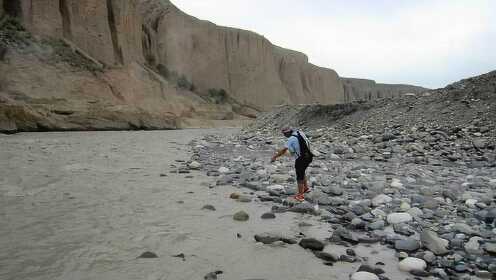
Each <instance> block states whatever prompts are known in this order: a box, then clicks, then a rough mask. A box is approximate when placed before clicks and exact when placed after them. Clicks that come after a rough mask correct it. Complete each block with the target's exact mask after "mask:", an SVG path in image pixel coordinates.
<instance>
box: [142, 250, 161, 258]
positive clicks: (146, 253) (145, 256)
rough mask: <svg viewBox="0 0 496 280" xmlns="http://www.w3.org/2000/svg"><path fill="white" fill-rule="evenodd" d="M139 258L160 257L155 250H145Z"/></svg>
mask: <svg viewBox="0 0 496 280" xmlns="http://www.w3.org/2000/svg"><path fill="white" fill-rule="evenodd" d="M138 258H140V259H155V258H158V256H157V254H155V253H154V252H150V251H147V252H144V253H143V254H141V255H140V256H139V257H138Z"/></svg>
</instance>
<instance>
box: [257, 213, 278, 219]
mask: <svg viewBox="0 0 496 280" xmlns="http://www.w3.org/2000/svg"><path fill="white" fill-rule="evenodd" d="M261 218H262V219H264V220H267V219H275V218H276V214H274V213H272V212H268V213H264V214H262V216H261Z"/></svg>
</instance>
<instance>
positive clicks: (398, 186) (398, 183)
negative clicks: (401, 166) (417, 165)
mask: <svg viewBox="0 0 496 280" xmlns="http://www.w3.org/2000/svg"><path fill="white" fill-rule="evenodd" d="M391 187H392V188H396V189H401V188H403V184H402V183H401V181H400V180H399V179H393V180H392V182H391Z"/></svg>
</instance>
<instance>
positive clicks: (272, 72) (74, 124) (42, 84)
mask: <svg viewBox="0 0 496 280" xmlns="http://www.w3.org/2000/svg"><path fill="white" fill-rule="evenodd" d="M0 6H1V7H2V11H1V13H2V14H4V13H5V14H7V15H9V16H10V17H16V18H18V19H19V21H20V22H21V23H22V25H23V28H26V29H27V31H28V32H24V31H23V30H22V28H18V27H15V28H14V29H17V30H13V29H12V28H11V27H9V26H11V25H12V24H11V23H10V22H11V19H10V18H7V17H3V18H2V26H1V28H2V30H1V45H0V48H1V49H2V50H3V55H2V57H1V58H2V59H1V60H0V68H1V69H0V71H1V73H2V85H1V87H0V96H1V97H2V103H1V104H2V105H1V106H2V114H1V115H3V117H2V119H1V120H2V121H1V123H2V128H1V129H0V130H2V131H26V130H27V131H31V130H65V129H133V128H145V129H153V128H177V127H187V126H189V125H191V124H192V123H198V122H199V121H198V120H201V121H200V123H203V124H205V121H203V120H226V119H244V118H246V117H252V116H253V115H254V114H255V113H256V112H257V111H260V110H268V109H270V108H271V107H272V106H274V105H280V104H301V103H320V104H336V103H343V102H346V101H350V100H354V99H358V98H359V97H353V98H351V97H350V94H347V93H346V92H347V91H349V89H348V87H345V86H343V83H342V80H341V79H340V78H339V76H338V74H337V73H336V72H335V71H334V70H331V69H326V68H322V67H318V66H315V65H312V64H310V63H309V62H308V58H307V56H306V55H304V54H301V53H298V52H295V51H291V50H286V49H283V48H280V47H277V46H274V45H273V44H271V43H270V42H269V41H268V40H267V39H265V38H264V37H262V36H260V35H258V34H255V33H253V32H249V31H244V30H239V29H233V28H225V27H220V26H217V25H215V24H213V23H210V22H207V21H201V20H198V19H196V18H194V17H191V16H189V15H187V14H185V13H183V12H182V11H180V10H179V9H178V8H177V7H175V6H174V5H173V4H172V3H171V2H170V1H167V0H143V1H137V0H123V1H115V0H106V1H90V0H81V1H74V0H46V1H41V2H40V1H33V0H11V1H3V2H2V3H1V5H0ZM14 25H15V24H14ZM13 33H14V34H13ZM30 35H32V36H30ZM19 36H20V37H21V38H19ZM62 42H63V43H62ZM54 45H55V46H54ZM71 52H72V53H71ZM61 53H62V54H61ZM60 58H62V59H60ZM21 72H22V73H21ZM392 87H393V90H390V89H387V90H385V89H377V88H375V89H374V91H375V93H374V94H375V95H374V97H381V96H390V95H398V93H400V92H403V89H402V88H401V89H398V88H397V87H396V86H392ZM377 91H380V93H377ZM383 91H384V93H382V92H383ZM364 92H365V91H363V90H362V91H360V92H359V93H357V94H355V95H357V96H364V95H367V94H368V92H366V93H364ZM351 95H353V94H351ZM19 96H21V97H19ZM360 98H361V97H360ZM40 99H41V101H40ZM54 112H55V113H54ZM56 112H59V113H60V112H62V114H59V113H56Z"/></svg>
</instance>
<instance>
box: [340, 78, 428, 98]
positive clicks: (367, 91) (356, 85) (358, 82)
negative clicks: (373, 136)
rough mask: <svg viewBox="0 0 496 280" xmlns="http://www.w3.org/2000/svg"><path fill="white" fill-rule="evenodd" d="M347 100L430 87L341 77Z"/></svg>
mask: <svg viewBox="0 0 496 280" xmlns="http://www.w3.org/2000/svg"><path fill="white" fill-rule="evenodd" d="M341 82H342V83H343V90H344V100H345V102H352V101H365V100H372V99H377V98H388V97H399V96H400V95H402V94H406V93H415V94H417V93H421V92H425V91H427V90H429V89H426V88H423V87H418V86H411V85H401V84H397V85H395V84H380V83H376V82H375V81H374V80H367V79H356V78H341Z"/></svg>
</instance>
